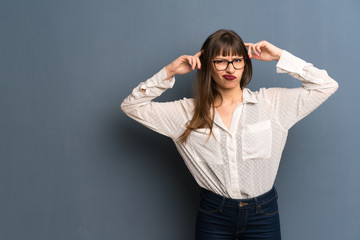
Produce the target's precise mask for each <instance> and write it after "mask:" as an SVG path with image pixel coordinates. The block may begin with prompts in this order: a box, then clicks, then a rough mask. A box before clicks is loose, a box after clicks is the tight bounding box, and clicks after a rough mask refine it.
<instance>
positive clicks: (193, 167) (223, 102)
mask: <svg viewBox="0 0 360 240" xmlns="http://www.w3.org/2000/svg"><path fill="white" fill-rule="evenodd" d="M247 48H248V49H247ZM251 59H255V60H260V61H277V65H276V67H277V72H278V73H288V74H290V75H291V76H293V77H295V78H297V79H299V80H300V81H301V83H302V85H303V86H302V87H299V88H292V89H287V88H268V89H266V88H261V89H260V90H258V91H254V92H253V91H251V90H250V89H248V88H246V85H247V84H248V83H249V82H250V79H251V76H252V67H251ZM196 68H197V77H196V92H195V98H194V99H188V98H183V99H181V100H178V101H173V102H165V103H159V102H153V101H152V100H153V99H154V98H156V97H158V96H159V95H161V94H162V93H163V92H164V91H165V90H166V89H168V88H172V87H173V85H174V83H175V76H176V75H180V74H186V73H189V72H191V71H193V70H195V69H196ZM337 88H338V84H337V82H336V81H334V80H333V79H331V78H330V77H329V76H328V74H327V73H326V71H324V70H319V69H317V68H315V67H314V66H313V65H312V64H310V63H307V62H305V61H303V60H301V59H299V58H297V57H295V56H293V55H292V54H290V53H289V52H287V51H285V50H282V49H280V48H278V47H276V46H274V45H272V44H271V43H269V42H267V41H261V42H258V43H255V44H252V43H244V42H243V41H242V39H241V38H240V37H239V36H238V35H237V34H236V33H235V32H233V31H230V30H219V31H216V32H215V33H213V34H212V35H210V36H209V37H208V38H207V39H206V41H205V42H204V44H203V46H202V48H201V51H200V52H198V53H197V54H195V55H194V56H188V55H184V56H180V57H178V58H177V59H176V60H174V61H173V62H172V63H170V64H169V65H167V66H166V67H164V68H163V69H162V70H161V71H159V72H158V73H157V74H155V75H154V76H153V77H152V78H150V79H148V80H147V81H145V82H142V83H140V84H139V85H138V86H137V87H136V88H135V89H134V90H133V91H132V94H130V95H129V96H128V97H127V98H126V99H125V100H124V102H123V103H122V104H121V108H122V110H123V111H124V112H125V113H126V114H127V115H128V116H130V117H131V118H133V119H135V120H136V121H138V122H140V123H141V124H143V125H145V126H147V127H149V128H150V129H152V130H154V131H156V132H159V133H161V134H163V135H165V136H168V137H170V138H171V139H172V140H173V141H174V143H175V145H176V147H177V149H178V151H179V153H180V154H181V156H182V157H183V159H184V161H185V164H186V165H187V167H188V169H189V170H190V172H191V173H192V175H193V176H194V178H195V180H196V182H197V183H198V184H199V186H200V190H201V201H200V204H199V208H198V214H197V219H196V239H197V240H205V239H206V240H212V239H214V240H215V239H219V240H220V239H281V233H280V221H279V212H278V207H277V192H276V190H275V188H274V186H273V184H274V181H275V177H276V174H277V170H278V167H279V162H280V158H281V154H282V151H283V149H284V146H285V142H286V138H287V134H288V130H289V129H290V128H291V127H292V126H293V125H294V124H295V123H296V122H297V121H299V120H300V119H302V118H304V117H305V116H306V115H308V114H309V113H310V112H311V111H313V110H314V109H316V108H317V107H318V106H319V105H320V104H321V103H323V102H324V101H325V100H326V99H327V98H328V97H329V96H331V95H332V94H333V93H334V92H335V91H336V90H337Z"/></svg>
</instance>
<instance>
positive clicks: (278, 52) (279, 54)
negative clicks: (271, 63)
mask: <svg viewBox="0 0 360 240" xmlns="http://www.w3.org/2000/svg"><path fill="white" fill-rule="evenodd" d="M282 51H283V50H282V49H280V48H279V50H278V51H277V53H276V55H275V60H276V61H279V60H280V57H281V54H282Z"/></svg>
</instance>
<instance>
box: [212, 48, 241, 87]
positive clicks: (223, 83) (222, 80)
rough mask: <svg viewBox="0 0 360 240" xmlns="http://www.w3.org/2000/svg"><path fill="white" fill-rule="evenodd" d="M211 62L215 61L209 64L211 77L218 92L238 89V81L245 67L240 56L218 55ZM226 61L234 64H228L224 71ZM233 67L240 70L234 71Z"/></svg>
mask: <svg viewBox="0 0 360 240" xmlns="http://www.w3.org/2000/svg"><path fill="white" fill-rule="evenodd" d="M212 61H216V63H214V62H212V64H211V76H212V77H213V79H214V81H215V83H216V85H217V87H218V89H219V90H230V89H232V88H236V87H240V81H241V77H242V75H243V72H244V67H245V61H244V59H243V58H242V56H238V55H231V54H230V56H226V57H224V56H222V55H219V56H217V57H215V58H214V59H212ZM227 61H229V62H231V61H234V62H233V64H231V63H229V64H228V66H227V68H226V69H224V68H225V67H226V64H227ZM234 65H235V67H236V68H240V67H242V68H241V69H235V68H234ZM216 66H217V67H216ZM222 66H225V67H222Z"/></svg>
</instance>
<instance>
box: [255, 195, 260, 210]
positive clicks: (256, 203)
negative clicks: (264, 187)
mask: <svg viewBox="0 0 360 240" xmlns="http://www.w3.org/2000/svg"><path fill="white" fill-rule="evenodd" d="M254 201H255V210H256V213H259V206H258V202H257V198H256V197H254Z"/></svg>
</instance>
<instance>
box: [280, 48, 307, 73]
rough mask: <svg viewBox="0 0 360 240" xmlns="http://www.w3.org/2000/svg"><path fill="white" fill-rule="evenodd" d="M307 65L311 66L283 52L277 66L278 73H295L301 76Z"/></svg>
mask: <svg viewBox="0 0 360 240" xmlns="http://www.w3.org/2000/svg"><path fill="white" fill-rule="evenodd" d="M307 65H311V64H310V63H307V62H305V61H304V60H302V59H301V58H298V57H296V56H294V55H292V54H291V53H289V52H287V51H285V50H283V51H282V53H281V56H280V59H279V61H278V63H277V64H276V72H277V73H288V72H293V73H298V74H299V75H301V73H302V70H303V68H304V67H305V66H307Z"/></svg>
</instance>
